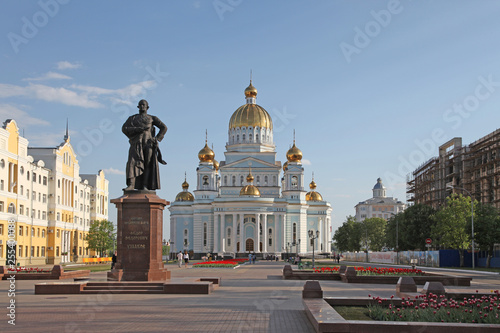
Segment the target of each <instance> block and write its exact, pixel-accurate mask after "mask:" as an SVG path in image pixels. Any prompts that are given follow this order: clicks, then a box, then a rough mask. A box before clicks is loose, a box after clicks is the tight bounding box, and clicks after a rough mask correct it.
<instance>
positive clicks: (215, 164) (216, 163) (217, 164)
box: [213, 160, 219, 171]
mask: <svg viewBox="0 0 500 333" xmlns="http://www.w3.org/2000/svg"><path fill="white" fill-rule="evenodd" d="M213 163H214V168H215V171H219V162H217V161H216V160H214V161H213Z"/></svg>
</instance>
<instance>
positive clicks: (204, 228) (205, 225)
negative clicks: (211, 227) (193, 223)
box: [203, 223, 208, 246]
mask: <svg viewBox="0 0 500 333" xmlns="http://www.w3.org/2000/svg"><path fill="white" fill-rule="evenodd" d="M207 237H208V227H207V224H206V223H203V246H207Z"/></svg>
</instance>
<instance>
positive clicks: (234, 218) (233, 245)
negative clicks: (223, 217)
mask: <svg viewBox="0 0 500 333" xmlns="http://www.w3.org/2000/svg"><path fill="white" fill-rule="evenodd" d="M236 216H237V215H236V214H233V236H232V237H231V238H232V242H233V243H232V244H231V245H232V249H233V252H234V253H236V242H237V240H236Z"/></svg>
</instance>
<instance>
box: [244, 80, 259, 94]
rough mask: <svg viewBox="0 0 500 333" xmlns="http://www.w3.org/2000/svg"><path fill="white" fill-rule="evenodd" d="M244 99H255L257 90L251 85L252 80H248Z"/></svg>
mask: <svg viewBox="0 0 500 333" xmlns="http://www.w3.org/2000/svg"><path fill="white" fill-rule="evenodd" d="M245 97H257V88H255V87H254V86H253V85H252V80H250V85H249V86H248V87H247V88H246V89H245Z"/></svg>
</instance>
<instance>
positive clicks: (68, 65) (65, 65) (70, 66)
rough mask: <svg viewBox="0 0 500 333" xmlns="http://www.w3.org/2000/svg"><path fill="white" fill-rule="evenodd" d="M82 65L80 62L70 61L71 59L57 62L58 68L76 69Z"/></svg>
mask: <svg viewBox="0 0 500 333" xmlns="http://www.w3.org/2000/svg"><path fill="white" fill-rule="evenodd" d="M80 67H82V65H81V64H79V63H70V62H69V61H59V62H58V63H57V69H59V70H62V69H76V68H80Z"/></svg>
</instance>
